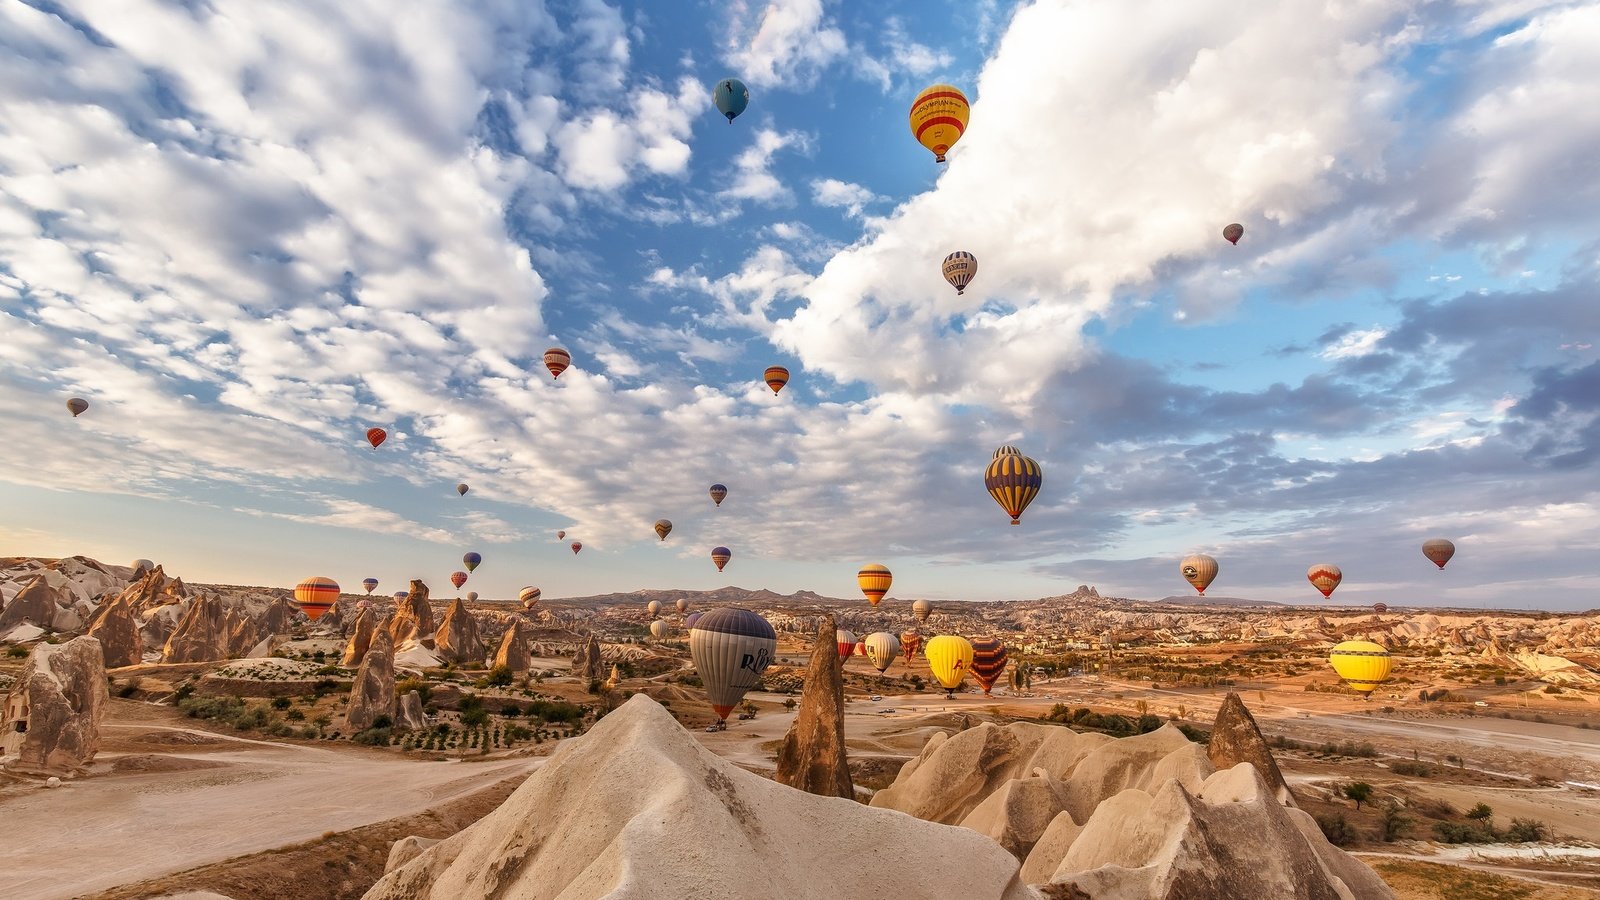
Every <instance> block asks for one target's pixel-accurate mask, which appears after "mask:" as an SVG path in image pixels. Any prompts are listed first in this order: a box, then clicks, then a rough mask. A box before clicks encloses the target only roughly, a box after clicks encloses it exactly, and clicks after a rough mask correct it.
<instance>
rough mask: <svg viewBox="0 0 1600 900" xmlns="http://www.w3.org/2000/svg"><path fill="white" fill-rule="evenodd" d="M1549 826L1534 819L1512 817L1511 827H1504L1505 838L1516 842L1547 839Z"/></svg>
mask: <svg viewBox="0 0 1600 900" xmlns="http://www.w3.org/2000/svg"><path fill="white" fill-rule="evenodd" d="M1549 837H1550V827H1549V826H1548V825H1546V824H1544V823H1543V822H1539V821H1536V820H1534V819H1512V820H1511V827H1510V828H1507V829H1506V834H1505V838H1506V840H1508V841H1511V842H1513V843H1517V844H1523V843H1529V842H1532V841H1543V840H1548V839H1549Z"/></svg>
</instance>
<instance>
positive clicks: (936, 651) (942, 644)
mask: <svg viewBox="0 0 1600 900" xmlns="http://www.w3.org/2000/svg"><path fill="white" fill-rule="evenodd" d="M922 655H923V656H925V657H927V660H928V669H929V670H930V671H932V672H933V677H934V679H935V680H937V681H938V682H939V686H940V687H942V688H944V689H945V691H946V693H947V694H948V695H949V696H952V697H953V696H955V693H956V688H958V687H960V686H961V679H963V678H965V677H967V670H968V669H970V668H972V644H971V642H969V641H968V640H967V639H966V638H964V637H958V636H956V635H953V634H941V635H938V636H937V637H935V638H934V639H933V640H930V641H928V643H927V645H926V646H924V647H923V650H922Z"/></svg>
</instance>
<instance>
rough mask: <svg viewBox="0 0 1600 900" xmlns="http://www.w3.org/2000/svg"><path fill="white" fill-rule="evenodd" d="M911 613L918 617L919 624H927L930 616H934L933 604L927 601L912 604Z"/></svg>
mask: <svg viewBox="0 0 1600 900" xmlns="http://www.w3.org/2000/svg"><path fill="white" fill-rule="evenodd" d="M911 613H912V614H913V615H915V616H916V617H917V621H918V622H926V621H928V616H930V615H932V614H933V604H932V603H929V602H928V601H926V600H918V601H916V602H915V603H912V604H911Z"/></svg>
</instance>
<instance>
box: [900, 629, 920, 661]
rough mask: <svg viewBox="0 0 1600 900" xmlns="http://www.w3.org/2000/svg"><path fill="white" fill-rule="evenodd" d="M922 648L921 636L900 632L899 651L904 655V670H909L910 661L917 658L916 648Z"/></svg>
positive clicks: (909, 632)
mask: <svg viewBox="0 0 1600 900" xmlns="http://www.w3.org/2000/svg"><path fill="white" fill-rule="evenodd" d="M921 646H922V635H921V634H919V633H917V632H915V631H902V632H900V649H901V650H904V651H905V654H906V668H908V669H909V668H911V661H912V660H913V659H916V657H917V648H918V647H921Z"/></svg>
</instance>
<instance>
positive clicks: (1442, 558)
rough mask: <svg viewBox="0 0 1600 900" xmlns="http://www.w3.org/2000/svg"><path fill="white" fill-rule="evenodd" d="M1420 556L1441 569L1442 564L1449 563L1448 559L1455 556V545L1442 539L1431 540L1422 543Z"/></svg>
mask: <svg viewBox="0 0 1600 900" xmlns="http://www.w3.org/2000/svg"><path fill="white" fill-rule="evenodd" d="M1422 555H1423V556H1426V557H1427V558H1428V559H1430V560H1432V561H1433V564H1434V565H1436V566H1438V567H1439V568H1441V569H1442V568H1444V564H1445V563H1447V562H1449V561H1450V557H1452V556H1455V555H1456V545H1455V544H1452V543H1450V542H1449V541H1447V540H1445V539H1444V538H1433V539H1432V540H1427V541H1423V542H1422Z"/></svg>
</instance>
